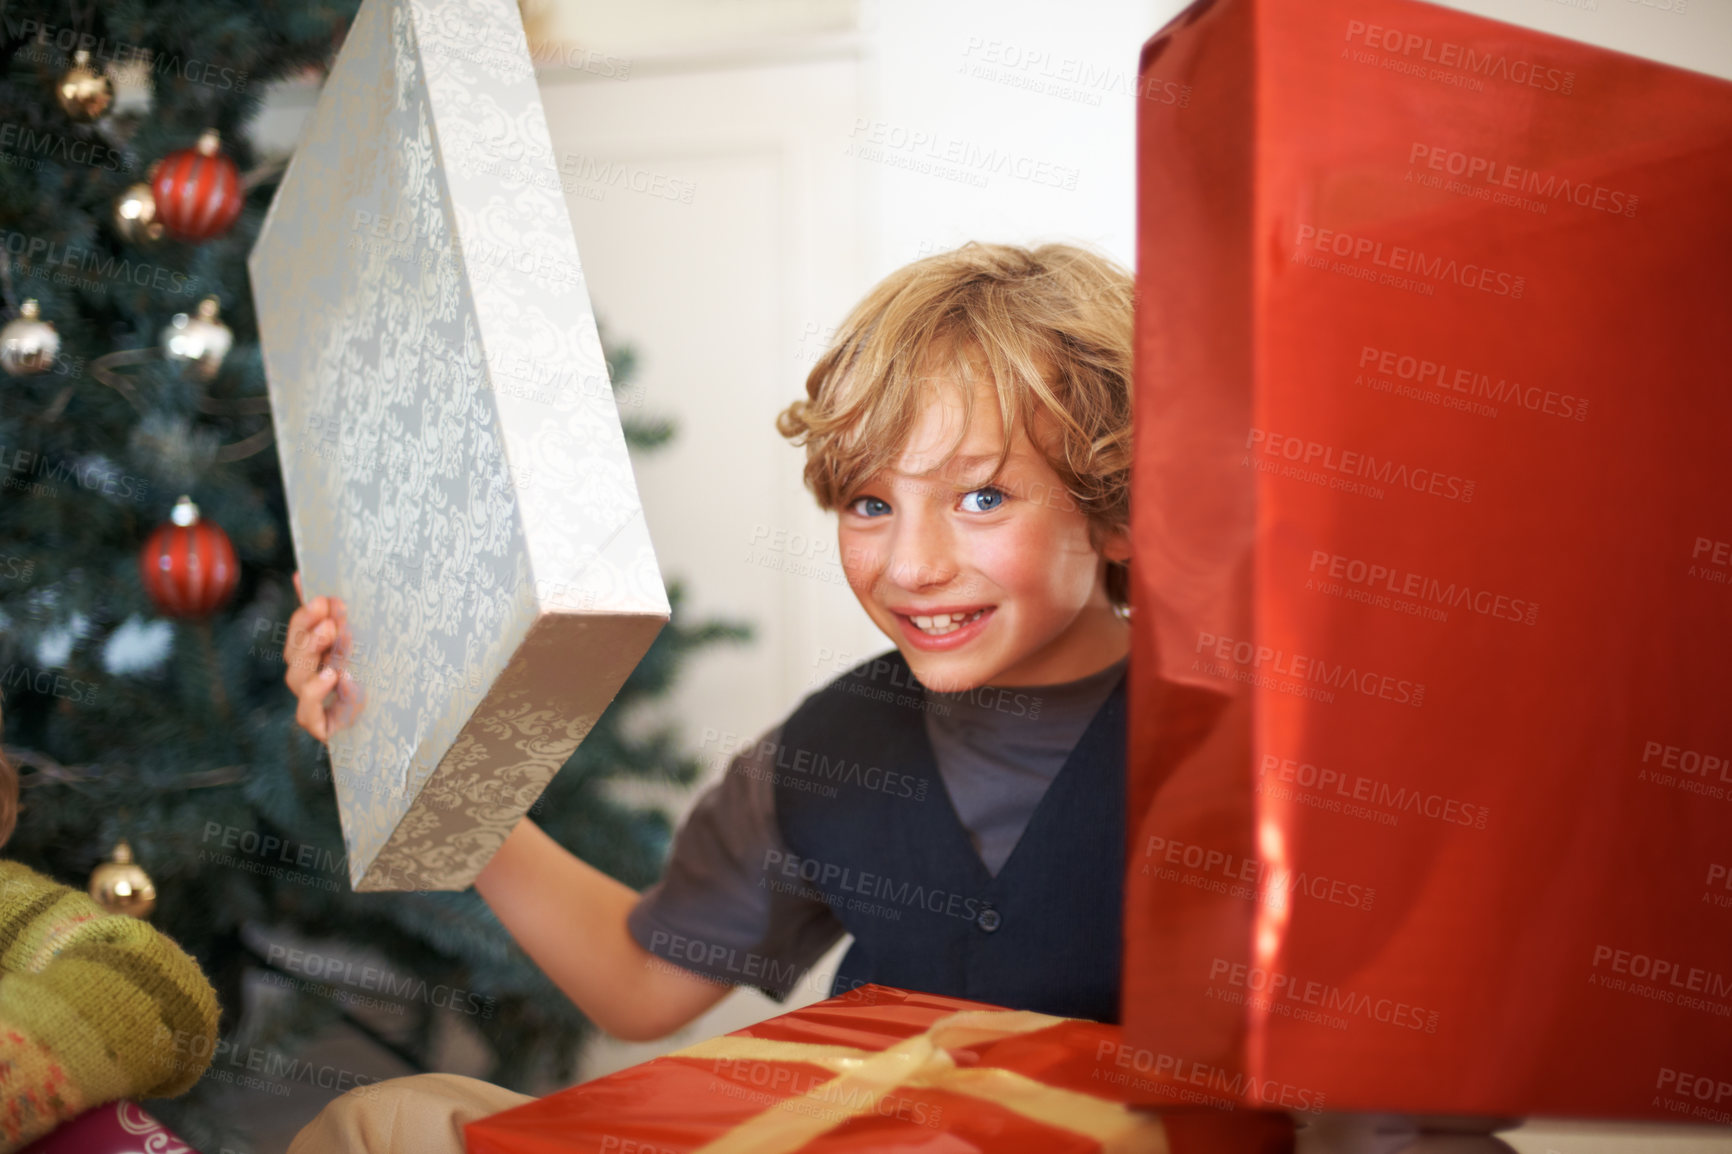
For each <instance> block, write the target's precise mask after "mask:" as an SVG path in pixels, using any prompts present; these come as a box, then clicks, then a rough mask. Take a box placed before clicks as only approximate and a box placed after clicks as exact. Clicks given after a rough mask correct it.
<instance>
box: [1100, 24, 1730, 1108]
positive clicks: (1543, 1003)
mask: <svg viewBox="0 0 1732 1154" xmlns="http://www.w3.org/2000/svg"><path fill="white" fill-rule="evenodd" d="M1141 70H1142V75H1141V83H1140V85H1139V92H1140V94H1141V95H1142V96H1143V99H1142V100H1141V101H1140V102H1139V127H1138V133H1139V189H1138V197H1139V256H1138V270H1137V276H1138V316H1137V346H1136V390H1137V394H1136V402H1137V403H1136V414H1137V416H1136V422H1137V423H1136V461H1135V467H1134V476H1133V485H1134V489H1133V498H1132V510H1133V532H1134V535H1135V547H1136V553H1135V560H1134V562H1133V565H1132V576H1133V583H1134V584H1133V592H1132V596H1133V601H1132V605H1133V613H1134V621H1135V637H1134V642H1133V653H1132V660H1131V667H1130V681H1129V690H1130V694H1131V699H1132V700H1131V710H1130V717H1131V720H1130V729H1129V742H1130V753H1131V756H1130V772H1131V779H1132V796H1131V818H1130V830H1131V833H1130V843H1129V849H1130V861H1129V878H1128V887H1127V926H1126V938H1127V942H1126V949H1127V952H1126V965H1125V990H1124V1027H1125V1034H1126V1038H1127V1042H1128V1044H1130V1045H1131V1046H1132V1047H1133V1049H1134V1051H1135V1052H1137V1053H1140V1054H1144V1055H1146V1056H1147V1064H1148V1067H1149V1069H1148V1072H1147V1075H1146V1076H1147V1077H1148V1078H1149V1079H1150V1080H1151V1081H1155V1082H1160V1083H1167V1082H1171V1081H1172V1080H1173V1079H1174V1078H1175V1077H1176V1076H1178V1075H1179V1074H1180V1073H1182V1072H1186V1071H1189V1072H1191V1073H1195V1072H1196V1071H1197V1070H1199V1069H1201V1070H1205V1071H1208V1074H1207V1077H1208V1078H1209V1079H1212V1081H1211V1082H1210V1084H1211V1085H1213V1086H1216V1087H1229V1088H1230V1087H1233V1086H1235V1085H1237V1086H1239V1087H1242V1089H1241V1091H1240V1092H1238V1093H1230V1094H1229V1096H1232V1097H1235V1098H1236V1099H1237V1100H1239V1101H1242V1102H1245V1103H1247V1104H1249V1103H1261V1104H1265V1105H1268V1106H1271V1107H1274V1108H1281V1107H1282V1106H1283V1104H1284V1103H1283V1102H1282V1100H1281V1099H1282V1098H1283V1097H1295V1098H1296V1097H1298V1096H1301V1095H1311V1096H1316V1097H1321V1098H1322V1099H1323V1100H1324V1101H1326V1102H1327V1104H1328V1107H1329V1108H1330V1109H1342V1110H1376V1111H1403V1112H1414V1113H1450V1114H1470V1115H1488V1116H1497V1115H1503V1116H1508V1115H1516V1116H1520V1115H1525V1114H1539V1113H1546V1114H1563V1115H1600V1116H1622V1117H1630V1118H1637V1117H1643V1116H1647V1117H1654V1118H1664V1119H1672V1120H1697V1121H1700V1120H1709V1121H1721V1122H1724V1121H1732V872H1729V871H1732V836H1729V833H1728V831H1729V830H1732V468H1729V465H1728V462H1729V461H1732V378H1729V375H1728V366H1729V365H1732V291H1729V286H1732V273H1729V271H1728V269H1729V266H1732V85H1728V84H1726V83H1724V82H1722V81H1719V80H1716V79H1712V78H1709V77H1706V76H1702V75H1697V74H1693V73H1689V72H1684V71H1680V70H1678V69H1673V68H1668V67H1665V66H1662V65H1659V64H1655V63H1652V62H1649V61H1645V60H1641V59H1636V58H1634V57H1630V56H1625V55H1620V54H1618V53H1614V52H1608V51H1602V50H1599V49H1596V48H1592V47H1587V46H1584V45H1581V44H1578V43H1574V42H1570V41H1566V40H1562V39H1558V38H1554V37H1549V36H1544V35H1540V34H1536V33H1533V32H1530V31H1526V30H1523V29H1520V28H1516V27H1512V26H1509V25H1505V24H1500V23H1496V22H1493V21H1489V20H1485V19H1481V18H1478V17H1475V16H1470V15H1466V14H1463V13H1460V12H1457V11H1453V10H1450V9H1446V8H1442V7H1436V6H1432V5H1429V4H1423V3H1416V2H1410V0H1214V2H1212V3H1198V4H1195V5H1193V6H1192V7H1191V8H1190V9H1188V10H1187V11H1186V12H1185V13H1184V14H1183V15H1182V16H1181V17H1180V18H1179V19H1178V20H1176V21H1174V22H1173V23H1172V24H1171V25H1170V26H1168V27H1167V28H1166V29H1165V30H1163V31H1162V32H1161V33H1160V34H1158V35H1157V36H1155V37H1154V38H1153V39H1152V40H1150V41H1149V43H1148V44H1147V45H1146V46H1145V48H1144V51H1143V58H1142V66H1141Z"/></svg>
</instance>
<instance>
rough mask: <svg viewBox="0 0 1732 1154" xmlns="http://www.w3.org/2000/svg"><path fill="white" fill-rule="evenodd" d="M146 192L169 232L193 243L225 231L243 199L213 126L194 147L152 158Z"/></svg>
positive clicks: (243, 196) (237, 174)
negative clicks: (147, 191)
mask: <svg viewBox="0 0 1732 1154" xmlns="http://www.w3.org/2000/svg"><path fill="white" fill-rule="evenodd" d="M150 193H151V196H152V197H154V198H155V200H156V219H157V220H159V221H161V222H162V225H163V227H164V228H165V229H167V230H168V234H169V235H170V236H172V237H174V238H175V239H176V240H184V241H190V242H193V243H197V242H199V241H205V240H209V239H210V238H211V237H213V236H221V235H222V234H223V233H225V232H227V231H228V229H229V226H230V225H232V224H233V223H234V222H235V218H236V217H238V216H240V214H241V204H242V203H243V202H244V201H245V200H246V195H245V193H243V192H242V191H241V178H240V173H239V172H237V171H236V170H235V162H234V161H232V160H230V159H229V158H228V156H227V154H225V153H224V152H223V150H222V140H221V137H219V136H218V135H217V130H216V129H214V128H207V129H205V130H204V135H202V136H200V137H199V138H198V144H197V146H196V147H193V148H182V149H178V150H176V151H174V152H171V153H169V154H168V155H167V156H165V157H163V158H162V159H161V160H160V161H158V162H157V163H156V165H155V166H154V167H153V169H152V171H151V177H150Z"/></svg>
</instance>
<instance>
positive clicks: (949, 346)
mask: <svg viewBox="0 0 1732 1154" xmlns="http://www.w3.org/2000/svg"><path fill="white" fill-rule="evenodd" d="M1133 285H1134V282H1133V279H1132V277H1131V274H1130V273H1129V272H1128V271H1126V270H1125V269H1123V268H1121V267H1120V266H1119V265H1117V264H1115V263H1113V262H1112V261H1110V260H1108V259H1107V258H1105V257H1103V256H1099V255H1097V254H1095V253H1093V252H1090V251H1088V250H1087V249H1083V248H1079V247H1077V246H1075V245H1069V244H1044V245H1040V246H1039V247H1036V248H1032V249H1030V248H1022V247H1019V246H1016V245H1008V244H982V243H979V242H973V241H971V242H969V243H968V244H965V245H963V246H962V247H961V248H958V249H954V250H952V251H950V252H943V253H938V254H936V255H934V256H929V257H926V258H924V259H922V260H917V261H915V262H914V263H912V264H909V265H905V266H904V267H902V268H900V269H897V270H896V271H895V272H893V273H891V274H890V275H889V276H887V277H885V278H884V280H882V281H880V282H879V284H878V285H877V287H875V288H874V289H873V290H872V291H871V292H870V293H868V294H867V295H866V298H865V299H864V300H862V301H861V302H860V303H859V304H858V305H856V306H854V310H853V311H852V312H850V313H849V314H848V317H847V319H846V320H844V321H843V322H842V326H841V328H840V329H839V330H838V332H837V334H836V337H835V340H834V341H833V342H832V344H831V346H830V348H829V349H828V351H826V352H825V353H824V355H823V356H821V357H820V358H818V363H817V364H816V365H814V366H813V368H812V371H811V373H810V374H809V375H808V376H807V377H806V396H807V398H808V399H807V400H804V401H795V402H794V403H793V404H791V405H789V406H788V407H787V408H786V409H784V410H783V411H782V412H781V413H780V414H778V415H777V417H776V429H777V431H778V432H780V433H781V434H782V436H784V437H787V438H788V439H789V440H791V441H793V442H794V444H796V445H800V444H804V445H805V447H806V469H805V481H806V487H807V488H808V489H810V490H811V491H812V495H813V496H814V497H816V498H817V500H818V504H819V506H820V507H821V508H823V509H824V510H825V511H826V512H828V511H831V510H834V509H837V508H839V507H841V506H842V505H843V504H844V503H845V500H846V498H847V497H848V496H849V494H850V493H852V492H853V490H854V489H855V488H856V487H858V486H859V485H861V484H863V483H864V482H865V481H866V480H867V479H868V478H870V477H872V476H873V475H874V474H876V473H877V472H878V471H879V470H880V469H884V468H887V467H889V466H890V465H891V464H892V463H893V462H894V461H895V459H896V458H897V457H898V456H899V455H900V454H901V452H902V449H903V446H904V445H905V444H906V443H907V440H908V437H909V435H910V434H911V433H912V431H913V428H914V423H915V420H916V418H917V416H918V414H919V411H920V408H921V405H922V403H923V402H924V401H925V400H926V399H927V397H928V395H929V389H930V387H931V386H930V380H929V378H930V377H932V376H935V375H944V376H949V377H951V378H952V379H955V380H959V381H964V382H969V381H973V380H975V379H977V370H978V369H979V368H980V367H981V362H984V369H985V373H984V376H985V377H986V379H988V380H990V381H991V382H992V383H993V385H995V386H996V389H997V394H998V409H999V415H1000V418H1001V420H1002V421H1003V425H1002V427H1003V428H1004V429H1007V430H1009V429H1014V428H1017V427H1018V426H1019V425H1020V427H1021V428H1022V429H1023V430H1024V431H1029V430H1036V429H1042V430H1046V429H1053V430H1056V433H1057V436H1056V438H1053V437H1049V436H1046V435H1043V436H1041V437H1036V436H1035V435H1034V434H1033V433H1030V440H1031V441H1032V442H1033V443H1034V444H1035V447H1036V448H1037V449H1038V450H1039V451H1040V453H1041V455H1042V456H1044V457H1045V458H1046V461H1047V463H1048V464H1049V465H1051V466H1052V468H1053V471H1054V472H1056V473H1057V474H1058V475H1059V477H1060V478H1061V479H1062V480H1063V482H1064V485H1065V489H1066V491H1067V493H1068V494H1069V496H1070V498H1071V499H1072V500H1074V501H1075V502H1076V503H1077V505H1078V506H1079V507H1080V508H1081V510H1082V511H1083V513H1084V514H1085V515H1086V516H1087V517H1088V519H1089V542H1090V544H1091V545H1093V546H1094V548H1095V550H1096V551H1097V552H1099V551H1100V549H1101V546H1102V541H1103V535H1104V534H1106V533H1110V532H1112V531H1114V530H1121V529H1127V528H1128V527H1129V523H1130V469H1131V330H1132V325H1131V319H1132V317H1131V314H1132V305H1133V301H1134V292H1133ZM961 391H962V394H963V403H964V415H965V420H964V428H965V429H966V427H967V421H968V420H970V419H972V417H973V415H974V398H973V393H972V390H970V389H963V390H961ZM1010 441H1011V438H1010V437H1009V436H1008V435H1007V436H1006V438H1005V451H1004V452H1003V453H1001V454H1000V456H999V460H998V464H997V466H995V468H994V470H993V477H997V475H998V471H999V470H1000V469H1002V468H1003V467H1004V458H1005V456H1007V455H1008V453H1009V448H1010ZM1042 441H1047V442H1048V443H1042ZM958 443H960V437H959V438H958ZM951 451H952V452H954V451H955V446H954V445H953V446H952V447H951ZM1129 585H1130V580H1129V573H1128V571H1127V570H1126V568H1125V566H1124V565H1123V564H1121V563H1116V562H1113V563H1109V564H1108V566H1107V595H1108V596H1109V597H1110V598H1111V599H1112V602H1113V605H1114V606H1115V607H1119V608H1122V607H1124V606H1126V605H1128V604H1129V601H1130V588H1129Z"/></svg>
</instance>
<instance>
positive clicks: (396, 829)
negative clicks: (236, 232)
mask: <svg viewBox="0 0 1732 1154" xmlns="http://www.w3.org/2000/svg"><path fill="white" fill-rule="evenodd" d="M248 263H249V271H250V273H251V277H252V282H253V290H254V297H255V299H256V300H257V302H258V314H259V331H260V340H261V344H262V347H263V354H264V360H265V368H266V374H267V377H268V380H269V388H270V399H271V411H272V414H273V417H274V419H275V422H276V428H277V434H278V440H279V446H280V448H279V456H280V459H281V461H282V468H283V480H284V488H285V491H286V493H287V496H288V501H289V510H290V521H291V526H292V529H293V533H294V539H295V552H296V556H297V558H298V562H299V565H300V569H301V574H302V585H303V588H304V589H305V590H306V594H307V596H308V597H309V598H311V597H315V596H319V595H321V594H329V595H334V596H337V597H340V598H342V600H343V601H344V602H345V603H346V605H347V607H348V611H349V618H350V624H351V631H352V633H353V637H354V647H353V650H352V651H351V652H349V653H347V654H346V655H344V656H343V658H342V660H343V661H344V662H345V663H346V665H347V667H348V668H349V670H350V671H351V672H352V673H353V674H354V676H355V678H356V680H357V681H358V682H359V684H360V686H361V690H362V692H363V694H364V708H363V709H362V711H361V713H360V715H359V717H358V719H357V720H356V721H355V723H354V724H353V725H351V726H348V727H346V728H341V729H339V730H338V731H337V732H336V733H334V734H333V735H332V738H331V741H330V753H331V762H332V766H333V776H334V779H335V783H336V789H337V798H338V802H339V806H340V808H341V811H342V819H343V835H344V840H345V842H346V843H347V849H348V858H349V867H350V874H351V881H352V882H353V883H354V885H355V887H356V888H357V889H364V890H375V889H461V888H463V887H465V886H467V885H468V884H469V883H470V882H471V881H472V880H473V878H474V876H475V874H476V873H478V872H479V871H480V870H481V868H482V867H483V866H484V865H486V863H487V860H488V859H489V858H490V857H491V856H492V854H493V852H494V850H496V849H497V848H498V846H499V844H500V843H501V842H502V841H503V840H504V838H505V835H506V834H507V833H509V832H510V830H511V828H512V826H513V825H514V824H515V823H516V821H517V820H518V819H519V818H520V817H521V816H522V815H523V813H524V812H525V811H526V810H527V809H528V808H529V806H530V805H531V804H532V803H533V802H534V801H535V799H536V797H537V796H538V795H539V794H540V792H541V789H542V788H543V787H544V786H545V785H546V784H547V781H548V780H549V779H550V778H551V777H552V776H553V774H554V772H555V771H557V770H558V768H559V767H560V766H561V765H562V764H564V762H565V760H566V759H567V758H568V757H569V756H570V755H571V752H572V750H573V749H575V748H576V746H577V744H578V742H580V741H581V740H582V739H583V737H584V736H585V735H586V734H587V733H588V732H589V730H590V728H591V727H592V726H593V725H594V724H595V721H596V719H597V717H599V716H600V714H601V711H602V710H603V709H605V708H606V707H607V705H608V703H609V702H610V701H612V700H613V697H614V695H615V694H616V693H617V692H618V691H619V687H620V685H621V684H622V683H623V682H624V680H625V678H626V676H627V675H628V674H629V673H630V672H631V670H632V668H633V667H635V665H636V664H637V662H638V660H639V659H640V658H641V657H642V656H643V653H644V652H645V650H647V649H648V648H649V644H650V642H651V641H652V640H653V639H654V637H655V635H656V633H657V632H658V631H659V630H660V629H661V626H662V625H663V624H665V623H666V621H667V619H668V615H669V608H668V602H667V595H666V592H665V590H664V589H663V587H662V583H661V575H660V572H659V570H658V568H657V566H656V561H655V554H654V552H653V550H652V548H651V545H650V541H649V533H648V530H647V527H646V525H645V523H644V518H643V512H642V509H641V507H640V505H639V502H638V496H637V486H636V482H635V480H634V478H633V475H632V471H631V463H630V460H629V458H628V456H627V453H626V446H625V439H624V436H623V434H622V432H621V429H620V422H619V410H618V407H617V405H616V403H615V401H614V398H613V392H612V389H611V387H610V385H609V383H608V375H607V364H606V361H605V359H604V357H603V355H602V350H601V343H600V340H599V338H598V336H597V333H596V326H595V318H594V314H593V312H592V310H591V308H590V302H589V296H588V290H587V287H586V285H585V283H584V279H583V272H582V266H581V265H580V264H579V262H578V255H577V244H576V241H575V239H574V237H573V234H572V230H571V222H570V219H569V218H568V217H567V215H566V206H565V202H564V199H563V197H562V195H561V189H560V182H559V175H558V171H557V168H556V166H555V163H554V156H553V149H552V145H551V143H550V140H549V137H548V132H547V124H546V118H545V116H544V114H543V111H542V106H541V99H540V95H539V93H538V91H537V89H536V86H535V75H534V68H533V66H532V64H531V61H530V56H529V49H528V44H527V42H526V40H525V37H524V33H523V27H522V23H521V20H520V17H519V15H518V11H517V8H516V5H515V4H513V3H512V2H511V0H437V2H433V0H365V2H364V3H363V4H362V6H361V9H360V12H359V13H358V15H357V16H356V18H355V22H354V24H353V25H352V27H351V28H350V30H349V33H348V36H347V38H346V39H345V41H344V44H343V48H342V51H341V53H340V54H339V56H338V58H337V61H336V64H335V66H334V67H333V69H332V71H331V75H330V77H329V78H328V79H327V81H326V83H325V87H324V91H323V92H322V94H321V95H320V98H319V103H318V107H317V108H316V109H315V111H314V113H313V115H312V118H311V120H310V122H309V124H308V127H307V130H306V135H305V138H304V139H303V141H302V144H301V146H300V149H299V151H297V152H296V153H295V156H294V159H293V160H292V161H291V163H290V165H289V168H288V170H287V172H286V174H285V176H284V179H283V182H282V185H281V187H280V188H279V190H278V192H277V195H276V199H275V201H274V202H273V203H272V205H271V209H270V213H269V215H268V216H267V218H266V221H265V225H264V228H263V230H262V231H261V234H260V237H259V241H258V244H257V246H256V247H255V249H254V251H253V253H252V256H251V257H250V259H249V262H248Z"/></svg>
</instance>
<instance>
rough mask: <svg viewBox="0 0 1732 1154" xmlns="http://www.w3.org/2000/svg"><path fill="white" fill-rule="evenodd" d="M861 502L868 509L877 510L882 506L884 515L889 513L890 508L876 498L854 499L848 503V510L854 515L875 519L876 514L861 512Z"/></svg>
mask: <svg viewBox="0 0 1732 1154" xmlns="http://www.w3.org/2000/svg"><path fill="white" fill-rule="evenodd" d="M862 502H864V503H865V504H866V507H867V508H868V509H877V508H878V507H879V506H883V509H884V511H885V512H886V513H888V512H889V511H890V506H889V505H888V504H886V503H885V502H884V501H883V500H882V499H881V498H878V497H856V498H854V500H853V501H851V502H849V504H848V508H849V509H850V510H852V511H853V512H855V513H859V514H860V515H861V516H862V517H876V516H877V515H878V514H877V513H876V512H871V513H865V512H861V510H860V505H861V503H862Z"/></svg>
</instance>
